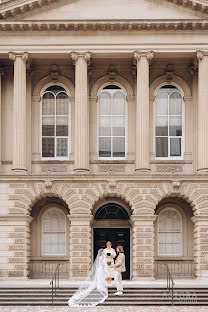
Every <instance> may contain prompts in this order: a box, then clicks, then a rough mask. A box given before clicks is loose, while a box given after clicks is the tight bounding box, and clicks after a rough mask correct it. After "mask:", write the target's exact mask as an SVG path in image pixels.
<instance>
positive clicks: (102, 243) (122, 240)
mask: <svg viewBox="0 0 208 312" xmlns="http://www.w3.org/2000/svg"><path fill="white" fill-rule="evenodd" d="M107 241H110V242H111V243H112V247H113V248H114V249H115V248H116V246H118V245H121V246H123V247H124V252H125V256H126V272H124V273H123V279H130V229H128V228H99V229H94V259H95V258H96V255H97V253H98V250H99V249H100V248H106V242H107Z"/></svg>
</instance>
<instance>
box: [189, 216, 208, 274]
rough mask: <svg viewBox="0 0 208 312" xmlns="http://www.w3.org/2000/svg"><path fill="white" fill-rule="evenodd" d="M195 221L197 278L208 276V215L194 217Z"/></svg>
mask: <svg viewBox="0 0 208 312" xmlns="http://www.w3.org/2000/svg"><path fill="white" fill-rule="evenodd" d="M192 221H193V223H194V262H195V274H196V277H197V278H203V277H206V278H208V215H204V216H203V215H201V216H194V217H192Z"/></svg>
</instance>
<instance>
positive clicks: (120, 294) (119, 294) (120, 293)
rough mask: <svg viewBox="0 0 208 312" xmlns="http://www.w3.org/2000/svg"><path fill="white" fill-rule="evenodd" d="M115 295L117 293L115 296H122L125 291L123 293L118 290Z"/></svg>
mask: <svg viewBox="0 0 208 312" xmlns="http://www.w3.org/2000/svg"><path fill="white" fill-rule="evenodd" d="M114 295H115V296H122V295H123V293H122V292H121V291H117V292H116V293H115V294H114Z"/></svg>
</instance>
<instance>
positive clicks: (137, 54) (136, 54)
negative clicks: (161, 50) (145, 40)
mask: <svg viewBox="0 0 208 312" xmlns="http://www.w3.org/2000/svg"><path fill="white" fill-rule="evenodd" d="M141 57H146V58H147V60H148V61H149V62H150V61H151V60H152V59H153V51H147V52H144V51H134V59H135V60H136V61H139V60H140V59H141Z"/></svg>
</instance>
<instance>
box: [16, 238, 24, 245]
mask: <svg viewBox="0 0 208 312" xmlns="http://www.w3.org/2000/svg"><path fill="white" fill-rule="evenodd" d="M14 243H15V244H24V243H25V239H24V238H15V240H14Z"/></svg>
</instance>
